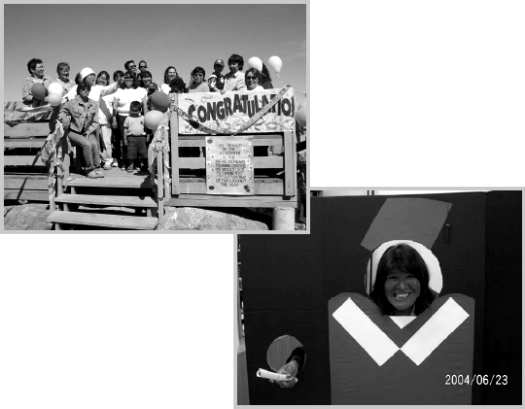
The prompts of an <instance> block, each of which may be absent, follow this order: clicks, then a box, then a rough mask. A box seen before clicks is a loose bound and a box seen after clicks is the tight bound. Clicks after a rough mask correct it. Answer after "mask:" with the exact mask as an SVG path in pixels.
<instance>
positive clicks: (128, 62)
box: [124, 60, 135, 71]
mask: <svg viewBox="0 0 525 409" xmlns="http://www.w3.org/2000/svg"><path fill="white" fill-rule="evenodd" d="M131 63H133V64H135V60H128V61H126V62H125V63H124V68H125V69H126V70H128V71H129V65H130V64H131Z"/></svg>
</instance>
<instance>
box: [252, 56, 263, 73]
mask: <svg viewBox="0 0 525 409" xmlns="http://www.w3.org/2000/svg"><path fill="white" fill-rule="evenodd" d="M248 65H249V66H250V67H253V68H255V69H256V70H257V71H259V72H261V71H262V67H263V62H262V60H261V59H260V58H259V57H250V59H249V60H248Z"/></svg>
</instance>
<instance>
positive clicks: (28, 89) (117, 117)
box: [22, 54, 273, 178]
mask: <svg viewBox="0 0 525 409" xmlns="http://www.w3.org/2000/svg"><path fill="white" fill-rule="evenodd" d="M224 67H225V64H224V60H222V59H217V60H216V61H215V63H214V65H213V72H212V74H211V75H209V77H208V78H207V79H206V71H205V69H204V68H203V67H195V68H194V69H193V70H192V71H191V80H190V81H189V84H188V85H186V83H185V82H184V80H183V79H182V78H181V77H180V76H179V73H178V72H177V69H176V68H175V67H174V66H169V67H167V68H166V69H165V71H164V78H163V82H162V83H161V84H160V86H159V84H158V83H156V82H154V81H153V75H152V74H151V71H149V70H148V63H147V61H145V60H141V61H139V63H138V66H137V65H136V64H135V61H134V60H128V61H126V62H125V63H124V70H116V71H114V72H113V75H112V76H110V74H109V72H108V71H104V70H103V71H100V72H98V73H96V72H95V71H94V70H93V69H91V68H89V67H85V68H83V69H81V70H80V72H79V73H78V74H76V76H75V79H74V80H72V79H71V78H70V72H71V67H70V65H69V64H68V63H67V62H60V63H58V65H57V69H56V71H57V78H56V79H54V80H50V78H49V77H48V76H46V74H45V67H44V62H43V61H42V60H41V59H39V58H32V59H31V60H29V62H28V63H27V70H28V72H29V76H28V77H26V78H25V80H24V85H23V89H22V101H23V103H24V104H26V105H28V106H31V107H34V108H36V107H40V106H44V105H47V104H48V103H49V101H48V97H47V96H45V97H42V96H40V95H38V96H37V95H33V93H34V92H33V89H34V85H35V84H43V85H44V86H45V87H46V88H48V86H49V85H50V84H51V83H52V82H53V83H55V82H56V83H59V84H60V85H61V86H62V90H63V95H62V101H61V104H59V105H58V106H57V107H56V108H55V112H54V118H55V119H58V120H59V121H60V122H61V123H62V125H63V126H64V129H67V130H68V135H69V139H70V141H71V144H72V145H73V146H76V147H77V148H78V149H79V150H80V156H81V158H82V161H83V166H82V170H83V172H84V173H85V174H86V175H87V176H88V177H92V178H100V177H104V172H103V169H106V170H107V169H110V168H111V167H120V168H122V169H126V170H127V171H129V172H139V173H145V172H147V151H148V145H149V144H150V143H151V140H152V138H153V134H152V131H151V130H149V129H147V128H146V127H145V126H144V115H145V114H146V113H147V112H148V111H150V110H151V109H152V107H151V95H152V94H153V93H155V92H163V93H165V94H169V93H187V92H190V93H191V92H221V93H222V92H227V91H260V90H263V89H269V88H273V86H272V82H271V78H270V74H269V72H268V69H267V67H266V65H264V64H263V65H262V69H261V70H260V71H259V70H257V69H256V68H253V67H251V68H249V69H247V70H246V71H245V72H244V71H243V68H244V59H243V57H242V56H240V55H238V54H232V55H231V56H230V58H229V59H228V67H229V72H228V73H226V74H223V71H224ZM111 79H112V81H111Z"/></svg>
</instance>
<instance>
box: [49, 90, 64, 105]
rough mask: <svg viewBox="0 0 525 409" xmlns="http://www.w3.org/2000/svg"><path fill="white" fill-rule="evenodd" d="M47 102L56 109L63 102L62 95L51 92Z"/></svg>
mask: <svg viewBox="0 0 525 409" xmlns="http://www.w3.org/2000/svg"><path fill="white" fill-rule="evenodd" d="M47 100H48V102H49V104H50V105H51V106H53V107H56V106H58V105H60V103H61V102H62V93H56V92H50V93H49V95H48V96H47Z"/></svg>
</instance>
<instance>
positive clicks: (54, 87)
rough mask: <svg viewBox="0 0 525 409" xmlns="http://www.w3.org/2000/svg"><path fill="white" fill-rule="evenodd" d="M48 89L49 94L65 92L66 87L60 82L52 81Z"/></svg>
mask: <svg viewBox="0 0 525 409" xmlns="http://www.w3.org/2000/svg"><path fill="white" fill-rule="evenodd" d="M47 90H48V91H49V94H60V95H63V94H64V87H63V86H62V84H60V83H58V82H52V83H51V84H49V86H48V87H47Z"/></svg>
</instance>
